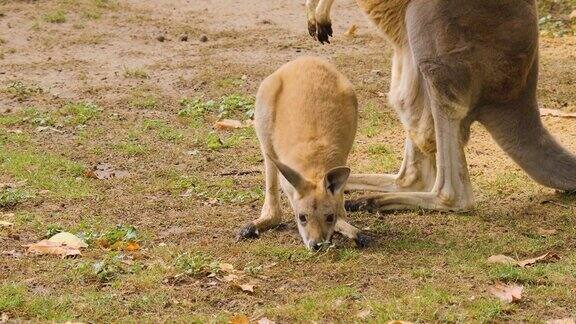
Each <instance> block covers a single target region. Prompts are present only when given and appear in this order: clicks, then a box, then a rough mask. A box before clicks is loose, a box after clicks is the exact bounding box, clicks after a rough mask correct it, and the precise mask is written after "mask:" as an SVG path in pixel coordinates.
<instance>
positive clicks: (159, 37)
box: [156, 35, 166, 42]
mask: <svg viewBox="0 0 576 324" xmlns="http://www.w3.org/2000/svg"><path fill="white" fill-rule="evenodd" d="M156 40H157V41H159V42H163V41H165V40H166V37H165V36H164V35H159V36H158V37H156Z"/></svg>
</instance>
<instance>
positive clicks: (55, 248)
mask: <svg viewBox="0 0 576 324" xmlns="http://www.w3.org/2000/svg"><path fill="white" fill-rule="evenodd" d="M24 246H25V247H27V248H28V252H30V253H35V254H42V255H44V254H53V255H59V256H61V257H62V258H65V257H68V256H76V255H81V253H80V250H79V249H78V248H74V247H71V246H67V245H64V244H62V243H59V242H50V241H48V240H42V241H40V242H38V243H34V244H27V245H24Z"/></svg>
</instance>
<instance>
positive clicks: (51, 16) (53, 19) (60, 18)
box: [42, 10, 66, 24]
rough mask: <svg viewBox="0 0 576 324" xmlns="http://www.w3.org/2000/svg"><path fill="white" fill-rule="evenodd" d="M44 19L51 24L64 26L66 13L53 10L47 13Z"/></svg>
mask: <svg viewBox="0 0 576 324" xmlns="http://www.w3.org/2000/svg"><path fill="white" fill-rule="evenodd" d="M42 19H43V20H44V21H45V22H47V23H51V24H62V23H65V22H66V12H65V11H64V10H53V11H50V12H47V13H45V14H44V15H43V16H42Z"/></svg>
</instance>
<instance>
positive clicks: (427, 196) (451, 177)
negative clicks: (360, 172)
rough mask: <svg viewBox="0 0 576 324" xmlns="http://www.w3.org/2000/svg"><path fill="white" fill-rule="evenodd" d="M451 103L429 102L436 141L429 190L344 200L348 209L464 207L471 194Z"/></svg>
mask: <svg viewBox="0 0 576 324" xmlns="http://www.w3.org/2000/svg"><path fill="white" fill-rule="evenodd" d="M454 109H458V108H454V107H452V105H446V104H438V103H433V104H432V110H433V114H434V126H435V130H436V143H437V154H436V162H437V173H436V181H435V182H434V186H433V188H432V190H431V191H430V192H398V193H388V194H381V195H374V196H370V197H363V198H360V199H357V200H354V201H348V202H347V203H346V207H347V209H348V210H351V211H355V210H369V211H374V210H382V209H413V208H425V209H434V210H466V209H468V208H470V207H471V206H472V203H473V197H472V189H471V184H470V178H469V175H468V167H467V164H466V158H465V156H464V148H463V144H462V139H461V135H460V119H455V118H453V117H452V113H451V111H453V110H454Z"/></svg>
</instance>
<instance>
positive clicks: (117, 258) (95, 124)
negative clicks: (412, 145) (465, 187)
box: [0, 0, 576, 323]
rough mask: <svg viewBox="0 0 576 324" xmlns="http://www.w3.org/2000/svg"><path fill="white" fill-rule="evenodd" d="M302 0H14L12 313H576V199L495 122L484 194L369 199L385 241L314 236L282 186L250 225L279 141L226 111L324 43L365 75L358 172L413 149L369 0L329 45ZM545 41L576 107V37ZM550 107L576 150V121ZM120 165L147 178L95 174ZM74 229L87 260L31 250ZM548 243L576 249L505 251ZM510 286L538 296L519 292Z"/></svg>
mask: <svg viewBox="0 0 576 324" xmlns="http://www.w3.org/2000/svg"><path fill="white" fill-rule="evenodd" d="M303 2H304V1H280V0H269V1H259V0H242V1H240V0H220V1H214V0H212V1H211V0H187V1H186V0H171V1H168V0H156V1H137V0H129V1H118V2H116V1H113V0H60V1H56V0H51V1H47V0H46V1H44V0H39V1H32V0H18V1H16V0H3V1H2V0H0V183H1V184H2V185H1V186H0V190H1V191H0V221H5V222H9V223H11V224H12V225H10V226H0V252H1V253H2V254H1V255H0V322H3V321H5V320H8V321H11V320H15V321H18V320H32V321H39V322H40V321H47V320H54V321H60V322H62V321H80V322H162V321H169V322H186V323H188V322H228V321H229V320H230V319H231V318H235V319H236V322H237V323H241V322H242V321H241V318H242V317H241V316H239V315H246V316H247V318H249V319H250V321H253V322H256V321H258V320H260V319H262V318H267V319H270V320H273V321H276V322H277V323H287V322H310V321H316V322H375V323H376V322H384V321H388V320H406V321H415V322H503V321H512V322H522V321H526V322H542V321H546V320H549V319H560V318H567V317H574V316H576V297H575V296H576V250H575V248H576V225H575V224H576V198H575V197H574V196H573V195H572V196H570V195H565V194H559V193H555V192H554V191H553V190H551V189H547V188H544V187H541V186H539V185H537V184H535V183H534V182H533V181H531V180H530V179H529V178H528V177H527V176H526V175H525V174H524V173H523V172H522V171H521V170H520V169H519V168H518V167H517V166H516V165H515V164H513V163H512V162H511V160H510V159H509V158H508V157H507V156H506V155H505V154H504V153H503V152H502V151H501V150H500V149H499V148H498V147H497V146H496V145H495V143H494V142H493V141H492V139H491V138H490V137H489V135H488V134H487V133H486V131H485V130H484V129H483V128H482V127H480V126H478V125H475V126H474V127H473V131H472V139H471V141H470V143H469V145H468V147H467V149H466V152H467V157H468V163H469V166H470V173H471V177H472V181H473V186H474V193H475V196H476V199H477V203H476V207H475V209H473V210H472V211H470V212H467V213H438V212H430V211H398V212H391V213H378V214H369V213H352V214H351V215H350V217H351V219H352V221H353V223H354V224H355V225H357V226H358V227H360V228H363V229H365V230H366V231H367V232H369V233H370V234H371V235H372V236H373V237H374V238H375V244H374V245H373V246H371V247H369V248H367V249H365V250H358V249H357V248H355V246H354V244H353V243H352V242H348V241H347V240H345V239H343V238H341V237H336V238H335V239H334V243H335V246H334V247H333V248H330V249H328V250H327V251H322V252H320V253H310V252H308V251H307V250H305V248H304V247H303V245H302V244H301V242H300V238H299V235H298V233H297V230H296V226H295V223H294V221H293V220H292V216H291V214H290V210H289V209H288V206H287V205H286V202H285V201H284V207H283V208H284V209H283V210H284V216H285V217H284V218H285V221H286V226H283V227H282V228H279V229H277V230H273V231H270V232H267V233H264V234H263V235H262V236H261V238H260V239H257V240H253V241H246V242H239V243H237V242H236V240H235V235H236V232H237V230H238V229H239V228H240V227H241V226H242V225H244V224H245V223H246V222H248V221H249V220H251V219H253V218H255V217H257V216H258V214H259V209H260V207H261V204H262V201H263V194H262V187H263V174H262V163H261V156H260V151H259V149H258V143H257V139H256V137H255V134H254V131H253V130H252V129H251V128H245V129H239V130H234V131H217V130H213V129H212V125H213V124H214V122H215V121H216V120H217V119H218V118H219V117H230V118H237V119H246V118H248V115H249V114H250V109H251V107H252V104H253V98H254V94H255V91H256V89H257V87H258V84H259V82H260V81H261V80H262V79H263V78H264V77H266V76H267V75H268V74H270V73H271V72H273V71H274V70H275V69H276V68H278V67H279V66H280V65H282V64H283V63H285V62H287V61H289V60H291V59H293V58H296V57H298V56H301V55H317V56H321V57H325V58H327V59H329V60H330V61H331V62H333V63H334V64H336V65H337V66H338V68H339V69H340V70H341V71H342V72H343V73H344V74H345V75H346V76H348V77H349V79H350V80H351V81H352V83H353V84H354V85H355V87H356V90H357V95H358V97H359V103H360V127H359V130H358V136H357V141H356V144H355V147H354V150H353V153H352V156H351V159H350V165H351V167H352V169H353V171H354V172H359V173H360V172H362V173H375V172H395V171H397V169H398V167H399V165H400V162H401V152H402V145H403V138H404V132H403V130H402V128H401V126H400V123H399V121H398V119H397V117H396V115H395V114H394V112H393V110H392V108H391V107H389V106H388V105H387V102H386V98H385V93H386V92H387V89H388V85H389V78H390V53H391V49H390V47H389V46H388V45H387V44H386V43H385V41H384V39H383V38H382V37H381V36H379V35H378V33H377V31H376V29H375V28H374V27H372V26H371V25H370V23H369V21H367V19H366V18H364V17H363V16H362V14H361V13H360V11H359V9H358V8H357V7H356V5H355V3H354V2H353V1H350V0H346V1H337V2H336V4H335V8H334V11H333V15H332V18H333V23H334V31H335V38H334V40H333V42H332V44H331V45H324V46H322V45H320V44H318V43H316V42H315V41H313V40H312V39H311V38H310V37H309V36H308V34H307V28H306V21H305V15H304V7H303ZM556 2H558V1H556ZM573 5H574V4H573ZM548 23H549V22H548V21H545V22H543V24H548ZM353 24H355V25H357V27H358V31H357V34H356V36H355V37H346V36H344V35H343V34H344V32H345V31H346V30H347V29H348V28H349V27H350V26H351V25H353ZM554 26H556V25H554ZM556 27H558V26H556ZM184 35H186V38H187V39H186V41H184V40H182V39H183V36H184ZM540 48H541V58H540V61H541V76H540V85H539V95H540V103H541V106H542V107H543V108H550V109H559V110H562V111H565V112H576V37H575V36H571V35H569V33H567V34H566V33H560V34H559V33H558V32H553V33H547V32H546V31H543V36H542V38H541V44H540ZM544 122H545V124H546V126H547V127H548V129H550V131H551V132H552V133H553V134H554V135H555V136H556V137H557V138H558V140H559V141H561V142H562V143H563V145H565V146H566V147H567V148H568V149H570V150H571V151H572V152H576V124H575V121H574V119H563V118H556V117H545V118H544ZM101 163H106V164H109V165H111V166H114V167H116V168H117V169H118V170H125V171H127V172H129V176H127V177H119V178H112V179H105V180H99V179H94V178H90V177H87V174H86V170H88V169H90V168H92V167H94V166H96V165H98V164H101ZM575 172H576V170H575ZM59 231H67V232H71V233H74V234H77V235H78V236H81V237H83V238H85V240H86V241H88V243H90V246H89V247H88V248H86V249H84V250H83V251H82V256H81V257H78V258H66V259H61V258H58V257H56V256H34V255H31V254H26V253H25V251H26V248H25V247H23V245H25V244H30V243H33V242H37V241H39V240H41V239H43V238H46V237H49V236H51V235H52V234H54V233H57V232H59ZM110 243H112V244H110ZM128 243H133V244H132V245H130V246H132V247H134V246H136V247H135V248H128V246H129V245H128ZM134 244H136V245H134ZM550 251H553V252H555V253H557V254H558V256H559V257H560V260H557V261H555V262H550V263H539V264H536V265H534V266H532V267H526V268H520V267H516V266H511V265H494V264H488V263H487V261H486V260H487V258H488V257H490V256H491V255H497V254H504V255H508V256H510V257H513V258H517V259H524V258H529V257H535V256H538V255H541V254H543V253H545V252H550ZM230 265H231V266H230ZM231 267H233V268H234V269H233V270H232V269H231ZM495 283H504V284H510V285H511V284H518V285H522V286H523V287H524V291H523V297H522V298H521V300H519V301H517V302H515V303H511V304H506V303H503V302H501V301H499V300H498V299H496V298H495V297H493V296H492V295H491V294H490V293H489V287H490V286H492V285H493V284H495ZM245 284H248V285H253V286H254V287H253V292H250V291H245V290H250V289H249V288H250V287H248V286H243V287H244V290H243V289H242V287H241V285H245Z"/></svg>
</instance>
